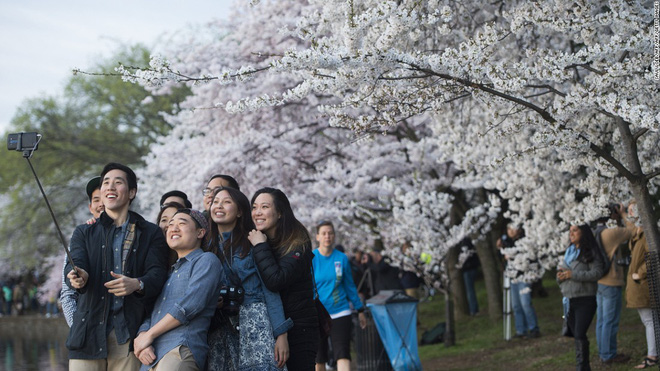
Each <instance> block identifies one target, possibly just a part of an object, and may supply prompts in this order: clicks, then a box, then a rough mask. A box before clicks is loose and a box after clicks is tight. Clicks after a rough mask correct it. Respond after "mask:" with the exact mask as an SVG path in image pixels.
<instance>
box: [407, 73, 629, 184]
mask: <svg viewBox="0 0 660 371" xmlns="http://www.w3.org/2000/svg"><path fill="white" fill-rule="evenodd" d="M399 63H402V64H406V65H409V66H411V67H413V68H416V69H418V70H420V71H423V72H425V73H427V74H432V75H436V76H438V77H440V78H443V79H445V80H450V81H455V82H457V83H459V84H462V85H464V86H466V87H471V88H473V89H477V90H481V91H483V92H486V93H489V94H492V95H494V96H497V97H500V98H503V99H506V100H508V101H510V102H513V103H516V104H519V105H521V106H523V107H527V108H529V109H531V110H532V111H534V112H536V113H538V114H539V115H540V116H541V118H543V120H545V121H547V122H549V123H551V124H553V125H556V126H557V128H558V129H559V130H569V131H571V129H570V128H568V127H566V125H564V124H561V123H559V122H558V121H557V119H555V118H554V117H553V116H552V115H551V114H550V112H548V111H547V110H546V109H544V108H541V107H539V106H537V105H536V104H534V103H531V102H528V101H526V100H524V99H521V98H518V97H514V96H512V95H510V94H506V93H503V92H501V91H499V90H496V89H494V88H491V87H490V86H486V85H485V84H481V83H476V82H473V81H470V80H468V79H464V78H460V77H454V76H451V75H448V74H444V73H438V72H435V71H433V70H431V69H429V68H422V67H420V66H417V65H415V64H412V63H407V62H404V61H399ZM577 135H578V137H579V138H580V139H582V140H584V141H585V142H587V143H588V144H589V149H591V151H593V152H594V153H595V154H596V155H597V156H600V157H601V158H603V159H604V160H605V161H607V162H609V163H610V164H611V165H612V166H614V168H615V169H616V170H617V171H618V172H619V174H620V175H621V176H623V177H625V178H626V179H628V180H631V181H632V180H633V179H635V176H634V175H633V174H632V173H631V172H630V170H628V169H627V168H626V167H625V166H624V165H623V164H622V163H621V162H620V161H619V160H617V159H616V158H614V157H613V156H612V155H611V154H610V153H609V152H607V151H606V150H605V149H603V148H601V147H600V146H598V145H596V144H594V143H592V142H591V141H590V140H589V139H588V138H587V137H585V136H584V135H583V134H581V133H577Z"/></svg>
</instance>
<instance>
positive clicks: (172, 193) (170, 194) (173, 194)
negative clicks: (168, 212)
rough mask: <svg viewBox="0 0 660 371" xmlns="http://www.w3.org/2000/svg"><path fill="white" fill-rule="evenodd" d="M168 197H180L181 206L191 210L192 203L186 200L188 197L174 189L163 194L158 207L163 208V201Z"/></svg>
mask: <svg viewBox="0 0 660 371" xmlns="http://www.w3.org/2000/svg"><path fill="white" fill-rule="evenodd" d="M168 197H181V198H182V199H183V204H184V205H183V206H185V207H186V208H188V209H192V203H191V202H190V200H188V195H187V194H185V193H183V192H181V191H178V190H176V189H175V190H173V191H169V192H167V193H165V194H164V195H163V196H161V198H160V203H159V205H160V207H163V203H164V202H165V200H167V198H168Z"/></svg>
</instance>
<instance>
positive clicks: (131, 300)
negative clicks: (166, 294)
mask: <svg viewBox="0 0 660 371" xmlns="http://www.w3.org/2000/svg"><path fill="white" fill-rule="evenodd" d="M136 193H137V178H136V176H135V173H134V172H133V170H131V169H130V168H129V167H127V166H125V165H122V164H118V163H109V164H107V165H106V166H105V168H104V169H103V171H102V173H101V198H102V201H103V204H104V206H105V212H103V213H102V214H101V216H100V218H99V220H98V221H97V222H96V223H94V224H91V225H89V224H84V225H80V226H78V227H77V228H76V230H75V231H74V233H73V236H72V237H71V243H70V252H71V258H72V260H73V263H74V264H75V267H76V269H75V270H74V269H73V267H71V263H68V264H67V267H66V270H67V271H68V272H69V273H68V274H67V285H69V286H70V287H71V288H73V289H76V290H78V292H79V297H78V306H77V310H76V313H75V314H74V316H73V324H72V326H71V332H70V333H69V338H68V339H67V344H66V345H67V348H69V351H70V352H69V358H70V360H69V369H70V370H72V371H77V370H137V369H139V367H140V361H139V360H138V359H137V358H136V357H135V355H134V354H133V352H132V351H133V344H132V341H133V339H134V338H135V336H136V334H137V330H138V328H139V326H140V325H141V324H142V322H143V321H144V319H145V318H146V316H147V315H148V313H147V310H148V308H150V307H151V306H152V305H153V302H154V301H155V299H156V298H157V297H158V294H159V293H160V291H161V289H162V287H163V284H164V283H165V280H166V279H167V256H168V248H167V245H166V244H165V240H164V237H163V233H162V231H161V230H160V228H158V226H156V225H155V224H153V223H150V222H147V221H146V220H144V218H142V217H141V216H140V215H139V214H137V213H134V212H132V211H129V207H130V204H131V202H132V201H133V199H134V198H135V195H136ZM76 271H77V274H76Z"/></svg>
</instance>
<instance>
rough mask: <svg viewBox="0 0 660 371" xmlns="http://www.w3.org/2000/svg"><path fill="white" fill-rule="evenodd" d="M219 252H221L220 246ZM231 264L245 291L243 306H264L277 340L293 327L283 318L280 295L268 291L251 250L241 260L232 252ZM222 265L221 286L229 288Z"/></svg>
mask: <svg viewBox="0 0 660 371" xmlns="http://www.w3.org/2000/svg"><path fill="white" fill-rule="evenodd" d="M225 238H226V237H225ZM219 251H222V245H221V246H220V249H219ZM221 253H222V252H221ZM231 264H232V266H231V269H233V271H234V272H235V274H236V275H237V276H238V278H239V279H240V280H241V285H242V286H243V290H245V297H244V299H243V305H246V304H251V303H258V302H262V303H265V304H266V308H267V310H268V318H269V319H270V325H271V328H272V330H273V337H275V338H277V337H278V336H280V335H281V334H283V333H285V332H287V331H289V329H291V327H293V320H291V318H287V319H285V318H284V308H283V307H282V298H281V297H280V294H279V293H276V292H272V291H270V290H268V289H267V288H266V286H265V285H264V283H263V281H262V280H261V276H260V275H259V272H258V271H257V266H256V264H254V258H253V256H252V250H251V249H250V253H249V254H248V255H247V256H245V257H244V258H242V259H241V258H240V256H239V252H238V251H236V252H234V255H233V256H232V262H231ZM222 265H223V267H224V269H225V272H224V273H225V274H223V277H222V279H223V284H224V285H227V286H229V285H231V281H230V279H229V275H230V267H229V266H228V265H227V261H223V262H222Z"/></svg>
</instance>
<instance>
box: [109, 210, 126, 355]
mask: <svg viewBox="0 0 660 371" xmlns="http://www.w3.org/2000/svg"><path fill="white" fill-rule="evenodd" d="M127 230H128V219H126V222H124V224H122V225H121V226H119V227H116V226H113V227H112V236H113V237H112V263H113V267H112V271H113V272H115V273H117V274H124V267H123V266H122V261H123V259H122V251H123V248H124V239H125V238H126V231H127ZM123 306H124V297H123V296H114V295H113V296H112V308H111V313H110V317H109V318H108V325H107V326H108V327H107V329H106V334H107V335H110V332H111V331H112V329H114V330H115V336H116V337H117V344H126V342H127V341H129V340H130V338H131V335H130V334H129V333H128V327H126V320H125V319H124V311H123V310H122V307H123Z"/></svg>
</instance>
